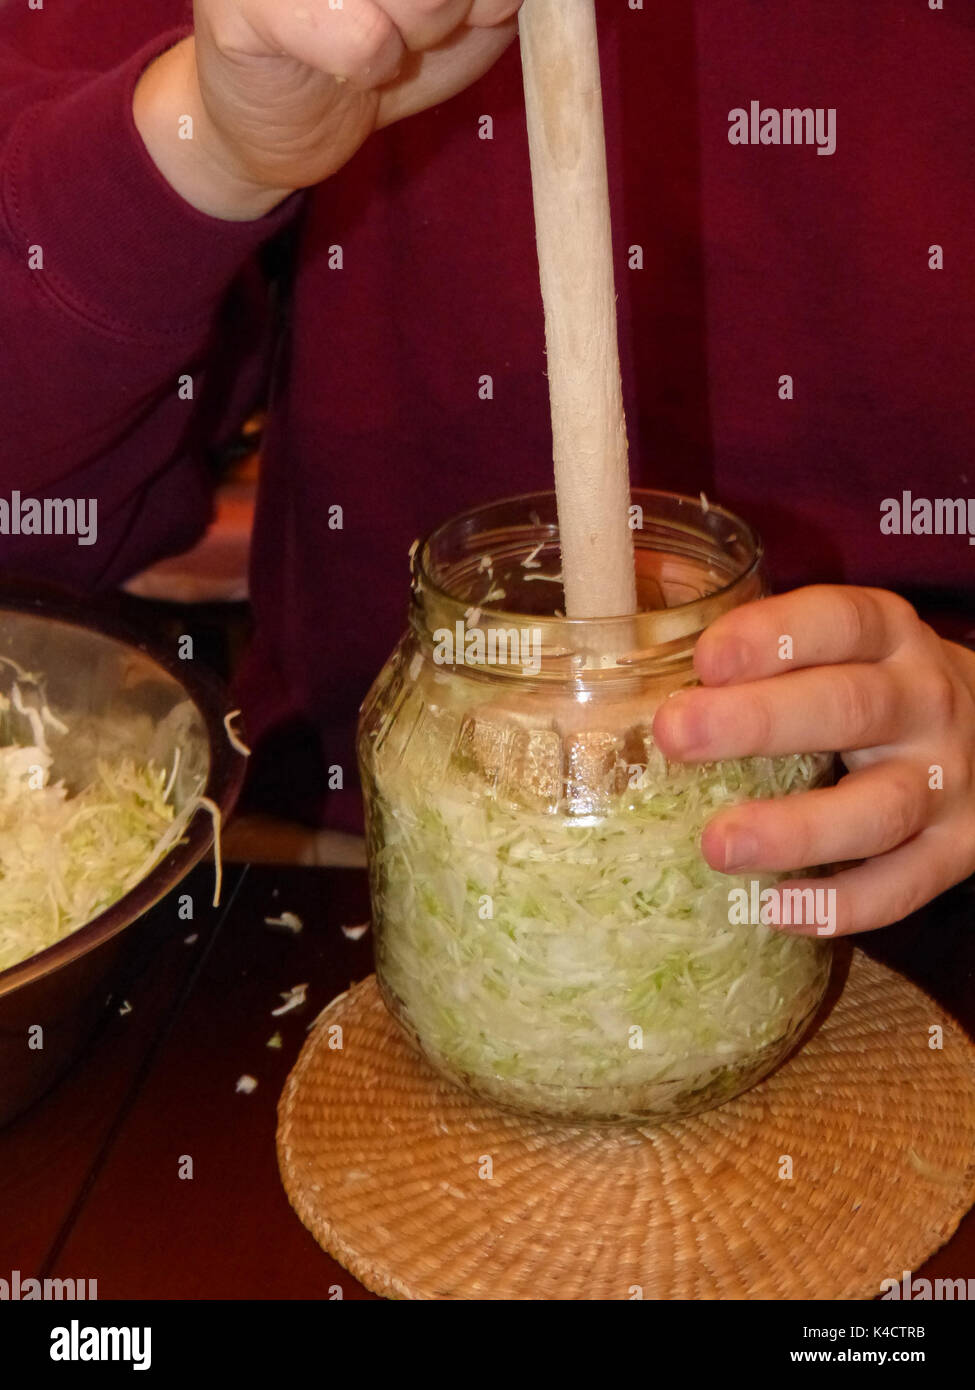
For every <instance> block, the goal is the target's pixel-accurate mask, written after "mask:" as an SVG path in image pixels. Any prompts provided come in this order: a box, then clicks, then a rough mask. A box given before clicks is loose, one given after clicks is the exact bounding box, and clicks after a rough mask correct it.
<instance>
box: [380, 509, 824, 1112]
mask: <svg viewBox="0 0 975 1390" xmlns="http://www.w3.org/2000/svg"><path fill="white" fill-rule="evenodd" d="M631 525H632V527H633V534H634V541H635V548H636V566H637V588H638V596H639V604H640V608H641V610H642V611H641V612H640V613H639V614H637V615H636V616H635V617H625V618H614V619H610V620H597V619H576V620H568V619H566V618H565V617H564V615H563V613H562V611H561V604H562V602H563V599H562V586H561V582H560V576H559V566H560V553H559V540H558V520H557V512H556V506H555V497H554V494H550V493H538V494H533V495H530V496H527V497H521V498H516V499H511V500H508V501H504V502H499V503H496V504H493V505H489V506H485V507H481V508H478V509H477V510H475V511H471V512H467V513H465V514H464V515H462V516H458V517H455V518H454V519H452V520H451V521H448V522H447V523H446V524H445V525H443V526H441V527H440V528H439V529H438V530H437V531H435V532H434V533H433V534H432V535H431V536H430V537H429V539H428V540H427V541H426V542H425V543H424V544H422V545H420V546H418V547H414V550H413V553H412V571H413V578H412V601H411V605H410V618H409V630H408V632H407V633H406V635H405V636H404V637H403V638H402V640H401V641H400V643H399V645H398V646H397V647H396V649H395V651H394V652H393V654H392V656H391V657H390V659H389V661H388V662H387V664H386V666H385V667H384V668H383V671H382V672H381V674H380V675H379V677H378V679H377V680H376V682H375V684H374V685H373V687H372V689H371V691H370V692H369V695H368V696H367V698H366V700H365V702H364V704H363V707H362V712H361V717H360V724H359V745H358V752H359V762H360V770H361V774H362V783H363V788H364V793H365V798H366V816H367V848H368V858H369V872H370V891H371V898H372V913H373V925H374V931H375V949H376V974H377V977H378V981H379V987H380V990H381V992H382V995H383V998H384V999H385V1001H386V1004H387V1006H388V1008H389V1009H390V1011H391V1013H392V1014H393V1016H394V1017H395V1018H396V1019H397V1020H398V1021H399V1023H400V1024H401V1026H402V1027H403V1028H404V1029H405V1031H406V1033H407V1034H408V1035H409V1037H410V1038H411V1039H412V1040H413V1041H414V1043H415V1044H416V1045H417V1046H418V1048H419V1049H420V1051H421V1052H422V1053H423V1055H424V1056H425V1057H426V1058H427V1059H428V1061H429V1062H430V1063H432V1065H433V1066H434V1067H435V1068H436V1069H437V1070H438V1071H439V1072H440V1073H441V1074H442V1075H444V1076H446V1077H448V1078H449V1079H451V1080H452V1081H454V1082H456V1083H458V1084H460V1085H462V1086H464V1087H466V1088H467V1089H468V1090H470V1091H471V1092H473V1093H474V1094H476V1095H478V1096H480V1097H483V1098H487V1099H489V1100H491V1101H493V1102H495V1103H497V1104H499V1105H502V1106H506V1107H511V1108H514V1109H517V1110H519V1111H522V1112H526V1113H530V1114H533V1115H538V1116H544V1117H547V1118H554V1119H558V1120H564V1121H570V1122H573V1123H578V1122H581V1121H599V1122H610V1121H625V1122H631V1123H634V1122H635V1123H646V1122H655V1121H662V1120H667V1119H672V1118H675V1117H677V1116H680V1115H688V1114H692V1113H694V1112H696V1111H699V1110H704V1109H707V1108H709V1107H711V1106H714V1105H717V1104H720V1103H721V1102H722V1101H724V1100H726V1099H728V1098H730V1097H731V1096H734V1095H737V1094H738V1093H739V1092H740V1091H743V1090H745V1089H746V1088H747V1087H748V1086H751V1085H752V1084H754V1082H756V1081H757V1080H759V1079H760V1078H761V1077H763V1076H764V1075H766V1074H767V1073H768V1072H769V1071H770V1070H771V1069H772V1068H773V1067H774V1066H775V1065H776V1063H778V1062H779V1061H780V1060H781V1059H782V1058H783V1057H784V1056H785V1055H786V1053H788V1052H789V1051H790V1049H791V1048H792V1047H793V1046H794V1044H795V1043H796V1041H797V1039H798V1038H799V1036H800V1035H801V1033H802V1032H803V1030H804V1028H805V1026H806V1024H807V1023H808V1022H809V1020H810V1018H811V1016H812V1015H813V1013H814V1012H815V1010H816V1008H817V1005H818V1004H819V1002H820V999H821V998H822V995H823V992H824V989H825V985H826V979H827V975H828V967H829V949H828V943H827V942H826V941H824V940H822V939H817V938H815V937H808V936H794V935H790V934H786V933H783V932H779V931H775V930H774V929H772V928H769V927H766V926H762V925H760V924H757V923H753V922H751V921H748V922H746V923H744V924H740V923H738V922H737V915H736V914H734V913H733V912H732V911H731V908H730V903H731V901H732V899H731V892H730V890H732V889H740V888H742V887H744V888H745V889H746V891H749V892H750V894H752V896H751V897H750V900H751V901H755V899H754V896H753V893H752V890H751V885H752V881H753V879H754V880H755V881H756V882H757V884H758V885H759V891H760V890H761V889H763V888H766V887H768V886H770V885H771V884H772V883H774V882H776V881H777V880H778V879H779V878H782V877H785V875H772V874H766V875H760V876H759V875H749V876H748V877H737V876H734V875H728V874H723V873H719V872H717V871H715V870H713V869H711V868H709V867H708V865H707V863H706V862H705V860H704V858H703V856H702V855H701V851H700V839H701V832H702V830H703V828H704V826H705V824H706V822H707V821H708V819H709V818H710V816H711V815H713V814H714V813H715V812H716V811H717V810H718V809H720V808H721V807H724V806H728V805H730V804H733V803H734V802H737V801H741V800H744V799H746V798H750V797H769V796H779V795H784V794H787V793H790V792H794V791H799V790H803V789H805V788H807V787H810V786H812V785H815V784H817V783H818V782H821V781H823V780H826V778H827V777H828V776H829V772H830V768H831V763H832V760H831V759H830V758H829V757H828V756H826V755H817V754H807V755H794V756H790V757H782V758H774V759H773V758H761V757H753V758H742V759H736V760H734V761H727V762H718V763H702V764H677V763H671V764H668V763H667V761H666V760H665V759H664V758H663V756H662V754H661V753H660V752H659V750H658V749H657V748H656V747H655V745H654V741H653V736H652V727H651V726H652V723H653V717H654V713H655V711H656V709H657V707H658V706H659V705H660V703H661V701H662V700H665V699H666V698H667V697H668V696H669V695H671V694H672V693H673V692H674V691H676V690H678V689H679V688H681V687H684V686H688V685H693V684H696V678H695V676H694V672H693V667H692V655H693V649H694V643H695V641H696V639H697V637H698V636H699V634H700V633H701V632H702V631H703V630H704V628H705V627H706V626H707V625H708V624H709V623H710V622H712V621H713V620H714V619H715V618H717V617H718V616H719V615H720V614H722V613H724V612H727V611H728V610H729V609H730V608H733V607H734V606H735V605H737V604H740V603H745V602H748V601H749V600H751V599H755V598H758V597H760V596H761V595H762V594H763V593H764V592H765V587H764V579H763V573H762V568H761V550H760V546H759V543H758V541H757V539H756V537H755V536H754V534H753V533H752V532H751V531H750V530H749V528H748V527H747V526H746V525H745V524H744V522H742V521H739V520H738V519H737V518H736V517H734V516H732V515H730V514H729V513H728V512H725V511H724V510H722V509H721V508H719V507H715V506H708V504H707V502H706V501H705V500H704V499H703V498H702V499H701V500H700V501H696V500H692V499H690V498H687V497H680V496H677V495H675V494H670V493H660V492H651V491H649V490H641V489H638V490H634V493H633V509H632V511H631ZM732 918H735V920H734V921H733V920H732Z"/></svg>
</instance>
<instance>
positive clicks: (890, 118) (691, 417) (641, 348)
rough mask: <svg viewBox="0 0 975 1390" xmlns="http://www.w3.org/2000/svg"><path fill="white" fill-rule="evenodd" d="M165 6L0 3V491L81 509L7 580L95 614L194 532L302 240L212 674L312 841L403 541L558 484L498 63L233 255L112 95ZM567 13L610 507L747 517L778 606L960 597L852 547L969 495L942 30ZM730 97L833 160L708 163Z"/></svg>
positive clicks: (838, 21) (654, 10) (970, 354)
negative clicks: (489, 504) (833, 587)
mask: <svg viewBox="0 0 975 1390" xmlns="http://www.w3.org/2000/svg"><path fill="white" fill-rule="evenodd" d="M189 10H190V6H189V5H188V4H186V3H184V2H183V0H141V3H139V4H137V5H136V4H131V3H125V2H124V0H60V2H59V3H58V4H57V5H50V6H48V7H47V8H45V9H44V10H41V11H33V10H28V8H27V6H26V5H25V4H20V5H16V6H14V5H11V4H8V5H6V6H3V8H2V9H0V316H2V334H0V362H2V371H0V402H2V417H0V423H2V436H0V458H2V463H0V498H5V499H9V498H10V496H11V494H12V493H13V491H14V490H19V491H20V493H21V494H22V495H24V496H34V497H44V496H59V497H63V496H68V497H95V498H97V500H98V540H97V543H96V544H94V545H91V546H79V545H78V544H77V543H76V541H75V539H74V538H72V537H56V536H55V537H38V536H20V537H17V536H7V535H0V571H2V572H6V573H12V572H19V573H27V574H37V575H43V576H44V577H46V578H51V577H55V578H61V579H63V580H65V581H67V582H70V583H72V584H75V585H81V586H84V587H89V588H93V589H98V588H106V587H111V586H114V585H116V584H118V583H119V582H120V581H121V580H123V579H124V578H125V577H127V576H128V575H130V574H132V573H133V572H134V571H136V570H137V569H139V568H142V567H143V566H145V565H146V564H147V563H148V562H150V561H152V560H153V559H155V558H158V557H159V556H161V555H164V554H167V553H174V552H177V551H179V550H181V549H185V548H186V547H188V546H189V545H190V544H191V543H192V542H193V541H194V540H195V539H196V538H197V537H198V535H199V534H200V532H201V531H202V529H203V528H204V526H205V524H206V522H207V519H208V515H209V495H210V481H209V473H208V470H207V467H206V464H205V461H204V460H205V455H206V450H207V448H208V446H211V445H213V444H214V443H215V442H216V441H219V439H220V438H221V437H222V436H223V435H224V434H225V433H226V432H227V431H228V430H229V429H230V428H231V427H232V425H233V424H235V423H239V420H240V416H241V413H242V411H243V410H244V408H245V405H246V403H247V400H248V399H249V397H250V395H251V393H252V392H253V389H254V387H255V384H256V382H257V380H258V378H259V374H260V371H261V369H262V362H263V359H264V357H265V356H266V354H265V353H264V343H265V340H266V337H267V334H266V332H265V331H264V328H263V327H262V315H263V314H264V298H265V296H264V295H263V292H262V281H261V272H260V271H259V268H258V259H257V252H258V249H259V248H260V247H261V246H262V244H263V243H266V242H267V241H268V240H269V239H270V238H272V237H281V236H282V234H284V235H287V234H288V232H289V230H290V231H291V232H292V234H296V243H295V244H296V253H295V254H296V275H295V281H294V287H293V294H292V298H291V304H290V308H289V310H288V313H287V315H286V321H285V329H284V333H283V347H282V351H281V352H280V354H279V356H278V358H277V371H276V373H275V383H276V384H275V388H274V395H273V402H272V411H271V424H270V432H269V437H268V440H267V447H266V454H265V462H264V469H263V477H262V486H261V495H260V500H259V508H258V516H257V525H256V535H255V545H254V558H253V573H252V592H253V601H254V608H255V614H256V622H257V637H256V641H255V644H254V647H253V650H252V653H251V657H250V659H249V660H248V662H247V665H246V669H245V670H244V671H243V672H242V673H241V677H240V684H241V693H242V698H243V699H244V701H245V704H246V712H247V715H248V724H249V728H250V730H251V735H252V737H255V736H267V735H270V734H272V733H273V731H274V730H279V731H280V730H282V729H289V730H291V731H294V730H296V729H298V730H302V729H303V730H305V731H306V732H307V751H308V754H309V756H308V757H307V758H305V757H303V758H302V764H303V766H304V767H305V769H306V771H307V773H308V776H307V777H305V778H304V782H303V786H302V788H301V789H300V790H299V789H298V788H297V787H296V788H295V789H294V805H295V807H297V808H299V809H302V810H304V811H305V812H306V813H308V814H320V813H322V811H323V809H324V814H325V818H326V819H327V820H329V821H332V822H335V823H340V822H341V821H342V819H343V817H348V815H349V812H348V808H347V807H343V805H342V803H341V801H336V800H335V799H334V798H333V800H332V802H331V804H330V805H329V806H325V804H324V803H325V800H326V797H325V794H324V793H323V791H322V786H323V780H322V777H321V774H320V769H321V766H323V765H328V764H332V763H339V764H342V765H343V766H344V767H345V769H346V770H347V775H348V776H349V780H350V781H351V780H352V729H353V726H354V721H355V713H356V707H357V705H358V702H359V701H360V699H361V698H362V695H363V694H364V692H365V690H366V688H367V686H368V684H369V682H370V680H371V678H372V676H373V675H374V674H375V673H376V671H377V670H378V668H379V666H380V665H381V664H382V661H383V660H384V658H385V656H386V654H387V652H388V650H389V649H390V648H391V646H392V644H393V642H394V641H395V639H396V637H397V635H398V633H399V631H400V630H401V628H402V626H403V621H404V616H405V602H406V596H407V570H406V563H405V556H406V551H407V548H408V546H409V544H410V542H411V541H412V540H413V538H414V537H415V536H417V535H418V534H420V533H421V532H423V531H425V530H427V529H428V528H430V527H431V526H432V525H434V524H435V523H436V522H437V521H439V520H441V519H443V518H444V517H446V516H447V515H448V514H449V513H451V512H452V511H455V510H457V509H459V508H461V507H465V506H468V505H472V504H474V503H476V502H479V501H484V500H487V499H489V498H490V497H493V496H501V495H504V494H507V493H512V492H516V491H524V490H527V489H529V488H535V487H544V486H548V485H549V482H550V467H551V464H550V457H551V437H550V431H549V425H548V413H547V412H548V402H547V393H546V381H545V375H544V365H545V363H544V355H543V343H544V340H543V322H542V312H541V303H540V297H539V291H538V282H537V263H536V260H535V250H534V232H533V225H532V215H531V201H530V184H529V171H528V155H527V143H526V136H525V125H524V115H523V107H522V100H521V92H520V81H521V73H520V66H519V57H518V51H517V45H515V46H513V48H512V49H511V50H510V51H509V52H508V53H507V54H506V55H505V57H504V58H503V59H502V60H501V62H500V63H499V64H498V65H497V67H496V68H495V69H494V70H493V71H492V72H491V73H489V74H488V75H487V76H486V77H485V78H484V79H483V80H482V81H481V82H480V83H479V84H478V85H477V86H476V87H474V88H473V89H472V90H471V91H469V92H467V93H465V94H463V95H461V96H460V97H458V98H456V99H455V100H453V101H452V102H450V103H449V104H447V105H445V106H442V107H439V108H437V109H435V110H432V111H430V112H428V113H426V114H424V115H422V116H419V117H415V118H413V119H411V120H410V121H407V122H405V123H402V124H400V125H398V126H395V127H393V128H391V129H390V130H388V131H385V132H383V133H382V134H381V135H379V136H376V137H373V138H372V139H371V140H370V141H369V142H368V144H367V145H366V146H365V148H364V149H363V150H362V151H361V152H360V153H359V154H358V155H357V156H356V157H355V159H354V160H353V161H352V162H351V164H350V165H349V166H347V168H346V169H344V170H343V171H342V172H341V173H340V174H338V175H337V176H336V177H334V178H333V179H331V180H330V181H329V182H328V183H327V184H325V185H323V186H321V187H320V188H318V189H316V190H315V191H314V192H313V193H311V194H309V195H306V196H304V197H300V198H294V199H291V200H289V202H288V203H287V204H286V205H284V206H283V207H282V208H281V209H279V210H278V211H276V212H275V213H274V214H272V215H271V216H270V217H268V218H266V219H264V220H263V221H262V222H259V223H254V224H247V225H238V224H230V223H224V222H219V221H217V220H215V219H211V218H208V217H206V216H204V215H202V214H200V213H198V212H196V211H194V210H193V209H191V208H190V207H189V206H188V205H186V204H184V203H183V202H182V201H181V199H179V198H178V197H177V196H176V195H175V194H174V193H173V192H172V191H171V190H170V189H169V188H168V186H167V185H166V184H165V183H164V182H163V180H162V179H161V178H160V176H159V175H158V174H157V172H156V170H155V168H154V166H153V165H152V163H151V161H150V160H149V158H148V156H147V154H146V152H145V151H144V149H143V147H142V145H141V142H140V140H139V137H138V134H137V132H136V131H135V128H134V125H133V122H132V118H131V96H132V89H133V86H134V83H135V81H136V78H137V76H138V74H139V73H140V72H141V71H142V69H143V68H144V66H145V64H146V63H147V62H148V61H149V60H150V59H151V58H152V57H153V56H154V55H155V54H156V53H157V52H159V51H161V49H162V48H163V47H165V46H166V45H167V44H168V43H171V42H173V41H174V39H175V38H176V37H177V36H178V33H179V26H180V25H185V24H186V23H187V21H188V18H189ZM597 10H598V14H599V22H600V28H601V45H602V59H603V84H604V98H605V107H606V125H607V140H608V148H609V162H610V179H611V186H612V189H611V191H612V198H613V204H614V234H615V243H616V269H617V286H618V291H619V310H620V345H621V355H622V368H623V378H624V393H625V400H626V407H627V416H628V424H629V434H630V440H631V459H632V474H633V479H634V481H635V482H639V483H643V484H646V485H659V486H663V487H667V488H673V489H677V490H680V491H684V492H691V493H696V492H698V491H699V490H700V489H702V488H703V489H704V490H706V491H707V493H708V494H709V495H710V496H712V497H714V498H715V499H717V500H719V501H721V502H722V503H724V504H725V505H727V506H730V507H731V508H733V509H736V510H739V511H740V512H742V513H743V514H744V515H746V516H747V517H748V518H749V519H750V520H751V521H752V522H754V523H755V524H756V525H757V526H758V527H759V529H760V530H761V532H762V533H763V535H764V538H765V541H766V544H767V549H768V556H769V564H770V569H771V573H772V578H773V582H774V584H775V585H776V587H780V588H781V587H785V586H789V585H794V584H798V583H804V582H809V581H814V580H831V581H839V582H852V583H871V584H881V585H886V586H888V587H892V588H897V589H899V590H901V591H902V592H907V593H908V594H911V593H912V592H913V591H914V590H916V589H918V588H919V587H922V586H923V587H926V588H928V589H940V590H944V591H948V590H954V591H962V592H966V591H967V593H968V595H969V597H971V595H972V590H973V587H975V586H973V584H972V561H973V558H975V550H973V549H971V548H970V547H969V544H968V539H967V536H965V535H961V536H959V535H954V536H950V535H944V536H938V535H932V536H927V535H923V534H921V535H914V534H909V535H904V536H897V535H888V534H884V533H883V532H882V531H881V525H880V523H881V516H882V513H881V505H882V503H883V502H884V500H885V499H887V498H896V499H900V498H901V494H902V492H903V491H904V490H908V491H910V492H911V493H912V494H913V496H914V497H924V498H927V499H931V500H934V499H938V498H955V497H964V498H966V499H967V498H968V496H969V495H975V465H973V464H972V462H971V457H970V441H971V439H972V438H973V436H975V396H973V391H972V364H973V362H975V309H973V302H975V296H973V288H975V285H973V260H972V247H973V233H975V190H973V178H972V175H973V169H972V149H973V146H975V88H973V84H972V80H971V79H972V73H973V71H975V18H973V16H972V12H971V9H970V7H968V6H964V5H960V4H949V5H947V6H946V7H945V10H944V11H941V12H939V11H931V10H929V9H928V8H927V6H926V5H925V4H923V3H922V0H911V3H907V0H898V3H890V4H887V5H884V6H882V7H881V6H860V5H851V4H849V3H848V0H793V3H791V4H789V5H782V4H780V3H777V2H776V0H697V3H692V0H652V3H650V0H648V3H647V4H646V6H645V7H644V9H642V10H634V9H631V8H629V6H628V4H627V3H625V0H597ZM752 102H756V103H758V104H759V107H760V108H762V109H770V110H771V109H774V110H777V111H779V112H781V111H782V110H784V109H787V108H788V109H791V108H805V107H809V108H813V109H816V108H819V109H820V110H821V111H822V112H823V113H824V114H823V121H824V125H823V127H822V129H823V131H824V132H825V131H826V129H827V126H826V124H825V123H826V122H827V121H828V120H829V117H828V115H827V114H826V113H828V112H829V111H831V110H832V111H834V112H835V143H836V147H835V151H834V152H833V153H823V154H820V153H819V152H818V148H817V145H816V144H799V143H792V144H790V145H786V144H784V143H779V144H774V143H766V144H761V143H755V144H752V143H747V144H741V143H732V142H731V141H730V140H729V132H732V131H734V130H736V129H737V127H738V125H739V123H738V122H737V121H736V122H734V123H733V122H732V121H731V120H730V119H729V117H730V113H732V112H733V111H734V110H736V109H737V108H743V109H744V111H745V112H746V113H748V116H749V121H750V120H751V103H752ZM486 115H489V116H491V117H492V119H493V139H482V138H480V131H481V129H482V123H481V117H483V116H486ZM764 128H765V129H766V131H767V132H768V131H771V130H772V129H773V123H772V118H771V117H768V118H766V120H765V122H764ZM744 129H745V138H750V127H749V125H748V122H746V124H745V127H744ZM756 134H757V127H756ZM567 234H571V229H567ZM936 246H940V247H942V248H943V268H942V269H936V268H932V266H931V264H930V261H931V258H932V252H931V251H930V250H929V248H931V247H936ZM335 247H341V268H338V267H337V265H336V262H337V260H338V257H337V256H336V254H335V253H334V251H332V252H330V248H335ZM633 247H639V248H642V268H640V266H639V259H640V258H639V256H638V255H636V254H634V253H632V252H631V248H633ZM31 248H35V250H33V251H32V249H31ZM36 248H41V251H42V254H43V268H40V267H39V266H38V264H37V261H38V257H37V253H36ZM935 259H937V258H936V257H935ZM265 317H266V316H265ZM184 373H190V374H192V376H193V378H194V392H193V399H192V400H191V401H189V400H185V399H182V395H185V394H186V393H185V392H183V393H182V395H181V393H180V391H179V378H180V376H181V374H184ZM485 374H489V375H490V376H491V377H492V378H493V381H494V395H493V399H491V400H482V399H480V398H479V394H478V383H479V379H480V378H481V377H482V376H483V375H485ZM786 375H788V376H790V377H791V378H792V379H793V383H794V384H793V399H791V400H790V399H783V398H782V392H781V390H780V378H782V377H784V376H786ZM335 505H339V506H341V507H342V508H343V511H344V526H343V528H342V529H341V530H335V529H330V528H329V526H328V509H329V507H331V506H335ZM973 508H975V503H973ZM353 816H354V812H353Z"/></svg>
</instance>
